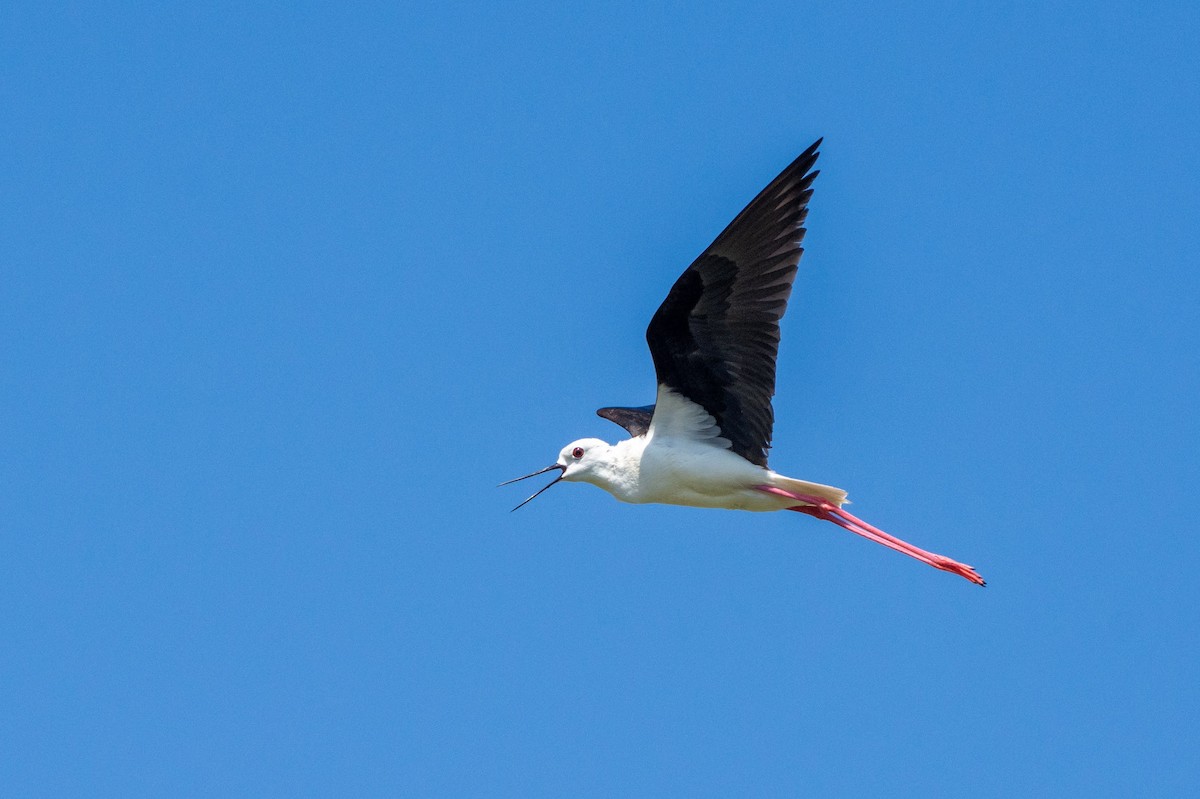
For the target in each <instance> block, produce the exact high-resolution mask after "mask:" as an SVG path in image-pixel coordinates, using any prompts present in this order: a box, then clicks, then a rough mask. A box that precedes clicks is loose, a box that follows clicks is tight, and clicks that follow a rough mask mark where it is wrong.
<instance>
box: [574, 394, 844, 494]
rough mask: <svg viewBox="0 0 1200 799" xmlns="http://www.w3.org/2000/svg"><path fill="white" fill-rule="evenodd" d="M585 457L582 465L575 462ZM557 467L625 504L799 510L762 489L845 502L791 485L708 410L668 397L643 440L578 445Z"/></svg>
mask: <svg viewBox="0 0 1200 799" xmlns="http://www.w3.org/2000/svg"><path fill="white" fill-rule="evenodd" d="M579 452H582V453H583V454H582V457H576V455H577V454H578V453H579ZM558 464H559V465H561V466H563V467H564V469H563V476H562V479H563V480H567V481H572V482H584V483H591V484H593V485H596V486H599V487H600V488H603V489H604V490H605V491H607V492H608V493H610V494H612V495H613V496H614V497H616V498H617V499H619V500H621V501H622V502H632V503H639V504H640V503H648V502H657V503H661V504H665V505H690V506H692V507H698V508H730V509H733V510H751V511H771V510H782V509H784V508H787V507H793V506H795V505H796V504H797V503H796V501H795V500H792V499H788V498H786V497H780V496H776V495H773V494H768V493H766V492H763V491H760V490H758V489H757V488H755V486H764V485H765V486H774V487H777V488H782V489H784V490H786V491H790V492H793V493H798V494H805V495H809V496H817V497H821V498H823V499H827V500H829V501H830V502H832V503H833V504H835V505H838V506H840V505H842V504H843V503H844V502H845V501H846V492H845V491H843V490H841V489H840V488H834V487H833V486H827V485H821V484H820V483H809V482H806V481H803V480H793V479H792V478H790V477H784V476H783V475H780V474H776V473H775V472H773V471H771V470H770V469H766V468H763V467H761V466H757V465H755V464H753V463H751V462H750V461H748V460H746V459H745V458H743V457H741V456H740V455H736V454H734V453H733V452H732V451H731V450H730V449H729V442H728V441H727V440H726V439H724V438H721V437H720V431H719V430H718V429H717V427H716V425H715V423H714V420H713V418H712V417H711V416H710V415H709V414H708V413H707V412H705V411H704V409H703V408H701V407H700V406H699V405H697V404H696V403H694V402H691V401H690V400H688V399H686V398H684V397H682V396H680V395H678V394H676V393H674V392H672V391H668V390H661V391H659V395H658V403H657V407H656V410H655V413H654V421H653V423H652V424H651V425H650V429H649V431H647V433H646V434H645V435H644V436H636V437H634V438H630V439H626V440H624V441H618V442H617V443H616V444H607V443H605V442H603V441H601V440H599V439H595V438H586V439H582V440H580V441H575V442H572V443H571V444H568V445H567V446H566V447H564V448H563V450H562V452H561V453H560V454H559V458H558Z"/></svg>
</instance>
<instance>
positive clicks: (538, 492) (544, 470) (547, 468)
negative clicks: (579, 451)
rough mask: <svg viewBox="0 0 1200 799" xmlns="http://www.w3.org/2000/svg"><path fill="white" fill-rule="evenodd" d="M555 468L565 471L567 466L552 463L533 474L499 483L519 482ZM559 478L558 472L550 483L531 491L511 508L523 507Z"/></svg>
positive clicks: (560, 475) (560, 478) (502, 484)
mask: <svg viewBox="0 0 1200 799" xmlns="http://www.w3.org/2000/svg"><path fill="white" fill-rule="evenodd" d="M555 469H558V470H559V472H565V471H566V470H567V467H566V466H563V465H561V464H558V463H555V464H552V465H550V466H547V467H546V468H545V469H541V470H540V471H536V472H534V473H533V474H527V475H525V476H524V477H517V478H514V479H512V480H506V481H504V482H503V483H501V484H500V485H501V486H506V485H511V484H512V483H519V482H520V481H522V480H528V479H529V478H530V477H537V476H538V475H539V474H545V473H546V472H552V471H554V470H555ZM561 480H562V474H559V475H558V477H556V478H555V479H554V480H553V482H551V483H550V485H547V486H545V487H544V488H542V489H540V490H538V491H535V492H534V493H533V495H532V496H530V497H529V499H527V500H525V501H524V502H522V503H521V504H520V505H518V506H517V507H516V508H513V510H516V509H517V508H520V507H523V506H525V505H528V504H529V503H530V502H532V501H533V498H534V497H536V496H537V495H538V494H540V493H542V491H545V490H546V489H547V488H549V487H550V486H552V485H554V483H557V482H560V481H561ZM496 487H497V488H499V487H500V486H496ZM509 513H512V511H509Z"/></svg>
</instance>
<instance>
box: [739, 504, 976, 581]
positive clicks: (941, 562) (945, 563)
mask: <svg viewBox="0 0 1200 799" xmlns="http://www.w3.org/2000/svg"><path fill="white" fill-rule="evenodd" d="M755 488H757V489H758V490H759V491H765V492H766V493H768V494H775V495H776V496H780V497H785V498H787V499H794V500H796V501H798V502H803V503H805V504H803V505H797V506H795V507H791V508H788V510H794V511H797V512H798V513H807V514H808V515H809V516H814V517H816V518H818V519H824V520H825V521H829V522H833V523H834V524H836V525H837V526H839V527H841V528H843V529H845V530H849V531H850V532H852V533H855V534H857V535H861V536H862V537H863V538H867V539H869V540H871V541H874V542H875V543H877V544H883V545H884V546H885V547H888V548H890V549H894V550H896V551H897V552H903V553H904V554H905V555H908V556H909V557H910V558H916V559H917V560H919V561H921V562H922V563H928V564H929V565H930V566H932V567H934V568H935V569H941V570H942V571H947V572H951V573H953V574H957V575H959V576H960V577H965V578H966V579H968V580H970V581H971V582H973V583H975V584H976V585H987V583H985V582H984V581H983V578H982V577H980V576H979V575H978V574H977V573H976V572H975V569H973V568H972V567H970V566H968V565H966V564H965V563H959V562H958V561H956V560H951V559H950V558H947V557H945V556H943V555H938V554H935V553H933V552H926V551H925V550H924V549H921V548H920V547H915V546H913V545H912V544H910V543H908V542H907V541H902V540H900V539H899V538H896V537H895V536H892V535H888V534H887V533H885V532H884V531H883V530H880V529H879V528H878V527H874V526H872V525H870V524H867V523H866V522H864V521H863V520H862V519H860V518H858V517H857V516H855V515H853V514H852V513H850V512H848V511H845V510H842V509H841V508H839V507H837V506H836V505H834V504H833V503H832V502H830V501H829V500H826V499H822V498H820V497H812V496H808V495H807V494H794V493H792V492H791V491H785V490H783V489H782V488H776V487H775V486H766V485H762V486H755Z"/></svg>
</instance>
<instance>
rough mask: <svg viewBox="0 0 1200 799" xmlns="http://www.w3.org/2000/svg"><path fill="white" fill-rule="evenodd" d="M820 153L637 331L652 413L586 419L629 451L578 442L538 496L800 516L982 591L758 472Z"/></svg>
mask: <svg viewBox="0 0 1200 799" xmlns="http://www.w3.org/2000/svg"><path fill="white" fill-rule="evenodd" d="M820 145H821V140H820V139H818V140H817V141H816V142H815V143H814V144H813V145H812V146H811V147H809V148H808V149H807V150H805V151H804V152H803V153H801V154H800V156H799V157H798V158H796V160H795V161H793V162H792V163H791V165H790V166H788V167H787V168H786V169H784V170H783V172H782V173H780V175H779V177H777V178H775V179H774V180H773V181H771V183H770V184H769V185H768V186H767V187H766V188H765V189H763V190H762V191H761V192H760V193H759V195H758V196H757V197H755V198H754V199H753V200H752V201H751V202H750V204H749V205H747V206H746V207H745V208H744V209H743V210H742V212H741V213H740V214H738V215H737V216H736V217H734V220H733V221H732V222H730V223H729V226H728V227H726V228H725V230H724V231H722V232H721V235H719V236H717V238H716V240H715V241H714V242H713V243H712V244H710V245H709V246H708V248H707V249H706V250H705V251H704V252H703V253H701V254H700V257H699V258H697V259H696V260H695V261H694V262H693V263H692V265H691V266H689V267H688V268H687V269H686V270H685V271H684V273H683V274H682V275H680V276H679V279H678V280H676V281H675V285H674V286H672V287H671V291H670V292H669V293H668V294H667V298H666V300H664V301H663V304H662V305H661V306H660V307H659V309H658V311H657V312H655V314H654V317H653V318H652V319H651V320H650V326H649V328H647V330H646V341H647V343H648V344H649V345H650V356H651V358H653V360H654V371H655V373H656V375H657V377H658V391H657V394H656V397H655V403H654V404H653V405H646V406H643V407H637V408H625V407H610V408H601V409H600V410H598V411H596V413H597V414H598V415H599V416H601V417H603V418H605V419H609V420H611V421H613V422H616V423H617V424H618V425H620V426H621V427H623V428H625V429H626V430H627V431H628V432H629V435H630V438H627V439H625V440H624V441H618V442H617V443H616V444H608V443H607V442H604V441H601V440H600V439H597V438H581V439H579V440H578V441H572V442H571V443H570V444H567V445H566V446H565V447H563V449H562V451H561V452H560V453H559V455H558V460H557V461H555V462H554V463H553V464H551V465H550V466H547V467H546V468H545V469H541V470H539V471H536V472H533V473H532V474H527V475H525V476H524V477H518V478H516V479H515V480H509V481H507V482H505V483H501V485H508V484H509V483H515V482H517V481H518V480H526V479H528V478H530V477H536V476H537V475H540V474H546V473H548V472H553V471H558V472H559V474H558V476H557V477H556V478H555V479H554V481H553V482H551V483H550V484H549V485H547V486H545V487H544V488H542V489H541V490H539V491H537V492H535V493H534V494H533V495H532V496H530V497H529V498H528V499H526V500H525V501H524V502H522V503H521V504H520V505H518V506H517V507H516V508H513V510H517V508H520V507H522V506H524V505H525V504H527V503H528V502H530V501H531V500H532V499H533V498H534V497H536V496H538V495H539V494H541V493H542V492H543V491H545V490H546V489H548V488H550V486H553V485H556V484H557V483H560V482H562V481H567V482H582V483H591V484H592V485H596V486H599V487H600V488H603V489H604V490H605V491H607V492H609V493H610V494H612V495H613V496H614V497H616V498H617V499H619V500H621V501H622V502H631V503H639V504H640V503H650V502H656V503H663V504H667V505H689V506H692V507H700V508H729V509H733V510H748V511H775V510H790V511H797V512H799V513H806V514H808V515H810V516H814V517H816V518H818V519H824V520H825V521H829V522H833V523H834V524H836V525H838V526H840V527H842V528H844V529H846V530H849V531H850V532H852V533H856V534H857V535H860V536H862V537H864V538H868V539H870V540H872V541H875V542H877V543H880V544H883V545H884V546H886V547H890V548H891V549H894V550H896V551H897V552H902V553H904V554H905V555H908V556H910V557H913V558H916V559H917V560H919V561H921V562H923V563H927V564H929V565H930V566H933V567H934V568H936V569H941V570H942V571H947V572H952V573H954V574H957V575H960V576H961V577H965V578H966V579H968V580H970V581H971V582H973V583H976V584H978V585H984V584H985V583H984V580H983V578H982V577H980V576H979V575H978V574H977V573H976V571H975V569H974V568H972V567H970V566H967V565H966V564H963V563H959V562H958V561H955V560H951V559H950V558H947V557H945V556H943V555H937V554H934V553H933V552H927V551H925V550H923V549H920V548H918V547H915V546H913V545H912V544H909V543H908V542H906V541H902V540H900V539H899V538H895V537H894V536H891V535H888V534H887V533H885V532H883V531H882V530H880V529H878V528H877V527H873V526H872V525H870V524H868V523H866V522H864V521H863V520H862V519H859V518H858V517H856V516H854V515H852V514H850V513H849V512H848V511H846V510H845V509H844V508H843V507H842V506H843V505H844V504H846V492H845V491H843V490H842V489H840V488H834V487H833V486H828V485H822V484H820V483H812V482H808V481H806V480H796V479H793V478H791V477H784V476H783V475H781V474H777V473H776V472H774V471H772V470H771V469H770V468H769V467H768V466H767V450H768V449H769V448H770V444H771V432H772V427H773V425H774V423H775V413H774V410H773V409H772V407H771V397H772V396H774V394H775V360H776V356H777V355H778V352H779V320H780V319H781V318H782V317H783V313H784V311H785V310H786V308H787V301H788V297H789V296H790V295H791V293H792V281H793V280H794V279H795V277H796V268H797V265H798V264H799V262H800V256H801V254H802V253H803V252H804V250H803V248H802V247H801V246H800V244H801V241H802V240H803V239H804V234H805V228H804V220H805V217H806V216H807V215H808V201H809V199H810V198H811V197H812V184H813V181H814V180H815V179H816V177H817V175H818V171H817V170H814V169H813V165H814V164H815V163H816V161H817V156H818V155H819V152H818V149H817V148H818V147H820Z"/></svg>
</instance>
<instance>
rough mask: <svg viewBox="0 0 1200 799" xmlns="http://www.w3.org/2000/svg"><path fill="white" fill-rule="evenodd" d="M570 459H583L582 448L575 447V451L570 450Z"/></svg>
mask: <svg viewBox="0 0 1200 799" xmlns="http://www.w3.org/2000/svg"><path fill="white" fill-rule="evenodd" d="M571 457H572V458H574V459H575V460H579V459H580V458H582V457H583V447H576V448H575V449H573V450H571Z"/></svg>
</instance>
